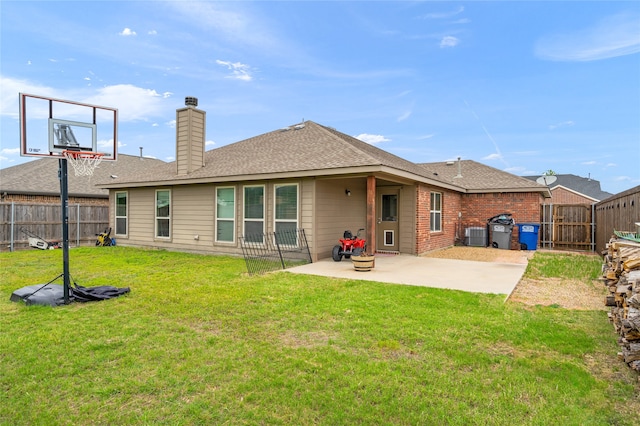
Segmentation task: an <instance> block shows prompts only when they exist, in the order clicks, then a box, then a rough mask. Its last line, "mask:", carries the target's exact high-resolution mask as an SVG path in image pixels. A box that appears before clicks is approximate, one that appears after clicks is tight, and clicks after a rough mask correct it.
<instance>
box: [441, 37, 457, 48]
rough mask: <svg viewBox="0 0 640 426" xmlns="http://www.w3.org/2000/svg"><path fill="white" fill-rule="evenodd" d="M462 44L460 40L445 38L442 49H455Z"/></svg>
mask: <svg viewBox="0 0 640 426" xmlns="http://www.w3.org/2000/svg"><path fill="white" fill-rule="evenodd" d="M458 44H460V40H459V39H458V38H457V37H454V36H444V37H442V39H441V40H440V48H442V49H444V48H445V47H455V46H457V45H458Z"/></svg>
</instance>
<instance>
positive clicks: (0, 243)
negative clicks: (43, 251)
mask: <svg viewBox="0 0 640 426" xmlns="http://www.w3.org/2000/svg"><path fill="white" fill-rule="evenodd" d="M11 208H12V203H0V251H8V250H9V249H10V246H11V225H12V223H11ZM13 208H14V217H13V239H14V241H13V244H14V249H21V248H29V240H28V236H27V235H26V234H25V233H23V232H22V231H21V228H24V229H26V230H27V231H29V232H31V233H33V234H35V235H38V236H39V237H40V238H43V239H44V240H47V241H60V240H61V239H62V214H61V213H62V212H61V210H62V207H61V206H60V205H56V204H26V203H13ZM78 210H79V212H78ZM78 216H80V217H79V218H78ZM78 221H80V238H79V239H80V245H86V244H94V242H95V240H96V234H98V233H100V232H102V231H104V229H105V228H107V227H108V226H109V207H108V206H96V205H80V208H79V209H78V204H72V205H69V244H70V245H75V244H76V241H77V240H78Z"/></svg>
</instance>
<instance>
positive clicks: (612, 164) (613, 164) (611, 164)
mask: <svg viewBox="0 0 640 426" xmlns="http://www.w3.org/2000/svg"><path fill="white" fill-rule="evenodd" d="M617 166H618V165H617V164H616V163H607V165H606V166H605V167H617Z"/></svg>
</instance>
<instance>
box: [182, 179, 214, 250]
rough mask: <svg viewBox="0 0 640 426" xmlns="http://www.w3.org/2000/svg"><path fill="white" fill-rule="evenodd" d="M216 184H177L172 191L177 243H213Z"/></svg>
mask: <svg viewBox="0 0 640 426" xmlns="http://www.w3.org/2000/svg"><path fill="white" fill-rule="evenodd" d="M214 200H215V188H214V187H213V186H211V185H190V186H178V187H174V188H173V189H172V191H171V225H172V226H171V235H172V238H171V240H172V243H173V244H176V245H187V246H193V248H201V247H207V248H209V247H210V246H211V245H213V240H214V238H213V228H214V226H213V225H214V222H213V221H214V211H215V209H214Z"/></svg>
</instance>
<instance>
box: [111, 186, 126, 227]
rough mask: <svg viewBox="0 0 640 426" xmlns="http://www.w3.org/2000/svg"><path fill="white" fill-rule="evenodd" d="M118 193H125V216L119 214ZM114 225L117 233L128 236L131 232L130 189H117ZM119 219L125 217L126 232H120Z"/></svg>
mask: <svg viewBox="0 0 640 426" xmlns="http://www.w3.org/2000/svg"><path fill="white" fill-rule="evenodd" d="M118 194H124V199H125V205H124V210H125V212H124V216H118ZM114 204H115V206H114V209H113V210H114V225H115V228H116V229H115V232H114V233H115V235H121V236H124V237H126V236H127V235H128V234H129V191H117V192H116V193H115V196H114ZM118 219H124V234H122V233H119V232H118Z"/></svg>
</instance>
